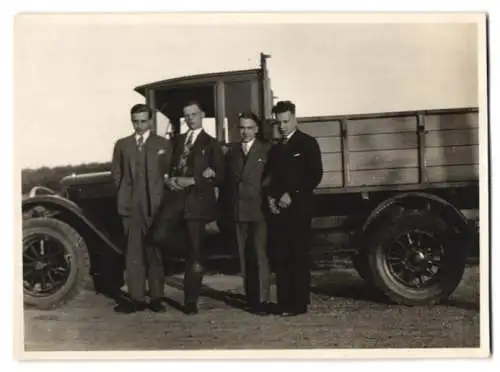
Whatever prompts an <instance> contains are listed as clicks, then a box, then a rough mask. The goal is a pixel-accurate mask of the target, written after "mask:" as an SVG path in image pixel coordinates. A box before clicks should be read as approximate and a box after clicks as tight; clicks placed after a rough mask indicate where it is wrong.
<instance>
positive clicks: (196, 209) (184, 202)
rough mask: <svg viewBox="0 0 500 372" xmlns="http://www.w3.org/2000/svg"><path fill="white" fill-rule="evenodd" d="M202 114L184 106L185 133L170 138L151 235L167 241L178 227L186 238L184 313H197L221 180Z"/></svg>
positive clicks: (218, 157)
mask: <svg viewBox="0 0 500 372" xmlns="http://www.w3.org/2000/svg"><path fill="white" fill-rule="evenodd" d="M203 117H204V113H203V111H202V109H201V107H200V105H199V104H198V103H197V102H194V101H193V102H189V103H188V104H187V105H186V106H185V107H184V119H185V120H186V124H187V125H188V128H189V130H188V131H187V132H186V133H185V134H182V135H180V136H178V137H177V138H175V139H174V150H173V155H172V168H171V171H170V173H169V178H168V180H167V186H168V187H169V189H170V192H168V195H166V199H165V202H164V203H163V207H162V211H161V212H160V214H159V216H158V221H157V222H156V223H155V228H154V231H153V232H152V235H153V236H154V237H153V239H154V240H155V241H159V240H163V241H166V240H168V237H167V238H165V237H161V235H162V234H165V233H167V234H168V231H171V230H172V229H173V228H176V227H177V226H179V222H181V223H182V224H181V225H180V226H183V227H184V228H185V229H186V230H185V231H186V233H187V234H186V235H187V248H188V252H187V257H186V259H187V267H186V271H185V274H184V305H185V311H186V313H187V314H196V313H197V312H198V297H199V292H200V289H201V284H202V280H203V264H202V259H203V255H202V242H203V236H204V233H205V226H206V225H207V223H209V222H211V221H215V220H216V219H217V199H216V187H218V186H219V185H220V184H221V183H222V180H223V178H224V154H223V152H222V148H221V146H220V144H219V143H218V142H217V141H216V140H215V139H214V138H213V137H211V136H209V135H208V134H207V133H205V131H204V130H203V127H202V122H203Z"/></svg>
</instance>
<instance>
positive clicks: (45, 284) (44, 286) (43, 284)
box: [40, 270, 47, 291]
mask: <svg viewBox="0 0 500 372" xmlns="http://www.w3.org/2000/svg"><path fill="white" fill-rule="evenodd" d="M40 279H41V283H40V284H41V286H42V290H43V291H45V289H46V288H47V280H46V278H45V273H44V272H43V270H41V271H40Z"/></svg>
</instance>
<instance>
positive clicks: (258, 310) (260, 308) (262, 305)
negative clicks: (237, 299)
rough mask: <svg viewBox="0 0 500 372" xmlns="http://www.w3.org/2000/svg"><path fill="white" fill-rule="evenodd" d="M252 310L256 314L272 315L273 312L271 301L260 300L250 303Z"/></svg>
mask: <svg viewBox="0 0 500 372" xmlns="http://www.w3.org/2000/svg"><path fill="white" fill-rule="evenodd" d="M249 310H250V312H251V313H253V314H256V315H270V314H271V313H272V308H271V304H270V303H269V302H258V303H255V304H251V305H250V309H249Z"/></svg>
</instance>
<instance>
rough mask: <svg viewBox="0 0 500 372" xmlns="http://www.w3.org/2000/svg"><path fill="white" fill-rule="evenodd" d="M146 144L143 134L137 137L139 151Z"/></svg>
mask: <svg viewBox="0 0 500 372" xmlns="http://www.w3.org/2000/svg"><path fill="white" fill-rule="evenodd" d="M143 146H144V137H143V136H142V134H141V135H140V136H139V138H138V139H137V149H138V150H139V151H142V147H143Z"/></svg>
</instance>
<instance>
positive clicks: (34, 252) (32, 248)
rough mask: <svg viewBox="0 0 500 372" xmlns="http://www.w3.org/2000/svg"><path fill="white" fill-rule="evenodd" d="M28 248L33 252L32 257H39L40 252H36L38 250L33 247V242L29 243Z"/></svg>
mask: <svg viewBox="0 0 500 372" xmlns="http://www.w3.org/2000/svg"><path fill="white" fill-rule="evenodd" d="M29 250H30V251H31V252H33V254H34V256H33V257H35V258H40V254H39V253H38V251H37V250H36V249H35V248H34V247H33V244H31V245H30V246H29Z"/></svg>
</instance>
